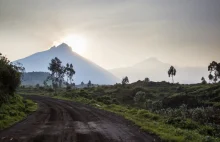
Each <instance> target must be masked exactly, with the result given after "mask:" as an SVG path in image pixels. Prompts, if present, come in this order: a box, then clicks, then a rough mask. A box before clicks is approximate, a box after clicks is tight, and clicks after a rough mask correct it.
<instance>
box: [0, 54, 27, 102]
mask: <svg viewBox="0 0 220 142" xmlns="http://www.w3.org/2000/svg"><path fill="white" fill-rule="evenodd" d="M23 71H24V68H23V67H21V66H20V65H19V64H17V65H14V64H12V63H11V62H10V61H9V60H8V59H7V58H6V57H5V56H3V55H2V54H1V53H0V106H1V105H2V104H3V103H5V102H7V100H8V99H9V97H10V96H13V95H14V92H15V90H16V88H17V87H18V86H19V85H20V83H21V76H22V72H23Z"/></svg>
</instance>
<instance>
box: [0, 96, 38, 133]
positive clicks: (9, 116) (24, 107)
mask: <svg viewBox="0 0 220 142" xmlns="http://www.w3.org/2000/svg"><path fill="white" fill-rule="evenodd" d="M35 110H37V104H36V103H34V102H33V101H31V100H28V99H23V98H22V97H21V96H19V95H15V96H13V97H12V96H11V97H9V98H8V101H7V103H4V104H2V106H1V107H0V130H2V129H4V128H7V127H9V126H11V125H13V124H15V123H16V122H19V121H21V120H22V119H24V118H25V117H27V116H28V115H29V114H30V113H31V112H33V111H35Z"/></svg>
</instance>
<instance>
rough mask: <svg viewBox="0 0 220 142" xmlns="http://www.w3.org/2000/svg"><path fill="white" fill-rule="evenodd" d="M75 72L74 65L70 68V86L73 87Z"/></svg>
mask: <svg viewBox="0 0 220 142" xmlns="http://www.w3.org/2000/svg"><path fill="white" fill-rule="evenodd" d="M75 73H76V72H75V70H74V69H73V65H72V64H70V68H69V79H70V84H71V85H72V81H73V75H74V74H75Z"/></svg>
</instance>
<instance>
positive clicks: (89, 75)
mask: <svg viewBox="0 0 220 142" xmlns="http://www.w3.org/2000/svg"><path fill="white" fill-rule="evenodd" d="M55 57H58V58H59V59H60V60H61V61H62V64H63V65H66V64H67V63H72V64H73V67H74V69H75V71H76V74H75V76H74V82H75V83H76V84H80V83H81V82H82V81H83V82H84V83H87V82H88V81H89V80H91V82H92V83H94V84H114V83H116V82H118V81H119V79H118V78H117V77H115V76H114V75H113V74H111V73H110V72H108V71H107V70H105V69H103V68H102V67H100V66H98V65H96V64H95V63H93V62H91V61H89V60H87V59H85V58H83V57H82V56H80V55H79V54H77V53H75V52H73V51H72V48H71V47H69V46H68V45H67V44H65V43H62V44H60V45H59V46H57V47H55V46H54V47H51V48H50V49H49V50H46V51H43V52H38V53H35V54H33V55H30V56H28V57H26V58H23V59H19V60H16V61H14V62H19V63H21V64H23V66H24V67H25V71H26V72H33V71H35V72H48V66H49V63H50V61H51V59H52V58H55Z"/></svg>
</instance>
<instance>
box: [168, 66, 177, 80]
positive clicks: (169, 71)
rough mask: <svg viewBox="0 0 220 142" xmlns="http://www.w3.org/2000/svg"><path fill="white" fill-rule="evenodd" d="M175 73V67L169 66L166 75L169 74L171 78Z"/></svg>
mask: <svg viewBox="0 0 220 142" xmlns="http://www.w3.org/2000/svg"><path fill="white" fill-rule="evenodd" d="M175 75H176V69H175V68H174V67H173V66H171V67H170V69H169V70H168V76H169V77H170V76H171V77H172V80H173V76H175ZM173 83H174V80H173Z"/></svg>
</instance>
